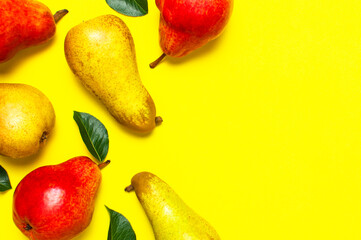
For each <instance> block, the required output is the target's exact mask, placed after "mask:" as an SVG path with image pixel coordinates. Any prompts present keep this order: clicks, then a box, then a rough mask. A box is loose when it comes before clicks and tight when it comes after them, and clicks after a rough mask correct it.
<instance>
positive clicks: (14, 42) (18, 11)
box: [0, 0, 68, 63]
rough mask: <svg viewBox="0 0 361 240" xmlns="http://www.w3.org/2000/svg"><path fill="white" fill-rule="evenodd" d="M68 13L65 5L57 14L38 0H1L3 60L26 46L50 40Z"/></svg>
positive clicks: (0, 26) (1, 51)
mask: <svg viewBox="0 0 361 240" xmlns="http://www.w3.org/2000/svg"><path fill="white" fill-rule="evenodd" d="M67 13H68V10H66V9H63V10H60V11H58V12H56V13H55V14H54V16H53V15H52V13H51V11H50V9H49V8H48V7H47V6H46V5H45V4H43V3H41V2H39V1H35V0H1V1H0V63H1V62H5V61H7V60H9V59H11V58H12V57H13V56H14V55H15V54H16V53H17V52H18V51H20V50H22V49H24V48H28V47H31V46H35V45H39V44H42V43H45V42H47V41H49V40H50V39H51V38H52V37H53V36H54V34H55V31H56V23H57V22H58V21H59V20H60V19H61V18H62V17H63V16H64V15H65V14H67Z"/></svg>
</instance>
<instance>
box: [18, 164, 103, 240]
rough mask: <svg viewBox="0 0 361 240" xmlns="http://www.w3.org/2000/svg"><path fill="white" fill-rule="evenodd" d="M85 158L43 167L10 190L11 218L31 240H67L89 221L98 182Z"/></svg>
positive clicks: (94, 168)
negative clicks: (11, 194)
mask: <svg viewBox="0 0 361 240" xmlns="http://www.w3.org/2000/svg"><path fill="white" fill-rule="evenodd" d="M107 163H109V161H108V162H105V163H101V164H100V165H97V164H96V163H95V162H93V161H92V160H91V159H89V158H88V157H75V158H72V159H70V160H68V161H66V162H64V163H61V164H58V165H50V166H43V167H40V168H37V169H35V170H34V171H32V172H30V173H29V174H28V175H26V176H25V177H24V178H23V179H22V180H21V182H20V183H19V184H18V186H17V187H16V189H15V192H14V199H13V219H14V222H15V224H16V226H17V227H18V228H19V229H20V231H22V232H23V233H24V234H25V235H26V236H27V237H28V238H29V239H31V240H55V239H56V240H68V239H72V238H73V237H74V236H76V235H77V234H78V233H80V232H82V231H83V230H84V229H85V228H86V227H87V226H88V225H89V223H90V221H91V219H92V215H93V211H94V203H95V196H96V193H97V191H98V188H99V185H100V182H101V172H100V168H102V167H104V166H105V165H106V164H107Z"/></svg>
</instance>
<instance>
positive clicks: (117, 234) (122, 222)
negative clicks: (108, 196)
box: [105, 206, 137, 240]
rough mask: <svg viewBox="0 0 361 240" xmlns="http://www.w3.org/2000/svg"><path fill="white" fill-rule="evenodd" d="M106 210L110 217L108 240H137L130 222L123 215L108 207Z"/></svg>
mask: <svg viewBox="0 0 361 240" xmlns="http://www.w3.org/2000/svg"><path fill="white" fill-rule="evenodd" d="M105 208H106V209H107V210H108V212H109V215H110V225H109V231H108V240H136V239H137V237H136V236H135V232H134V230H133V228H132V226H131V225H130V223H129V221H128V220H127V219H126V218H125V217H124V216H123V215H122V214H120V213H117V212H116V211H114V210H112V209H110V208H108V207H107V206H105Z"/></svg>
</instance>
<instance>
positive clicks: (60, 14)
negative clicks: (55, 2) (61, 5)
mask: <svg viewBox="0 0 361 240" xmlns="http://www.w3.org/2000/svg"><path fill="white" fill-rule="evenodd" d="M68 12H69V11H68V10H66V9H62V10H59V11H57V12H56V13H55V14H54V21H55V23H58V22H59V20H60V19H62V18H63V17H64V16H65V15H66V14H67V13H68Z"/></svg>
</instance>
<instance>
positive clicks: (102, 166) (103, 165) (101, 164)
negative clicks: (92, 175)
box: [98, 160, 110, 170]
mask: <svg viewBox="0 0 361 240" xmlns="http://www.w3.org/2000/svg"><path fill="white" fill-rule="evenodd" d="M109 163H110V160H106V161H105V162H102V163H99V164H98V167H99V168H100V170H101V169H103V168H105V167H106V166H108V165H109Z"/></svg>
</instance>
